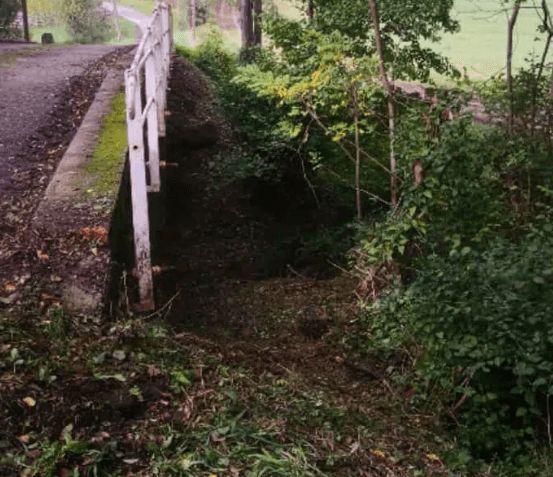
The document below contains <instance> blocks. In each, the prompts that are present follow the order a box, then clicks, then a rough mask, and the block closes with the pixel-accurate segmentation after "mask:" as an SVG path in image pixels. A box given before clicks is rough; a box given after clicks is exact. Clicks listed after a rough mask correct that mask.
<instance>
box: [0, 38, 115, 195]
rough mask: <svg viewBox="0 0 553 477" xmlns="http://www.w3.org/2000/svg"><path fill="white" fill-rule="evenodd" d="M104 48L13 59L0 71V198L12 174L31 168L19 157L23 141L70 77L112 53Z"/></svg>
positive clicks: (56, 50) (74, 48)
mask: <svg viewBox="0 0 553 477" xmlns="http://www.w3.org/2000/svg"><path fill="white" fill-rule="evenodd" d="M116 48H117V47H114V46H106V45H74V46H70V47H65V48H52V49H48V50H46V51H40V52H38V53H34V54H31V55H28V56H23V57H20V58H17V61H16V62H15V63H14V64H13V65H12V66H10V67H8V68H3V69H1V70H0V97H1V98H2V100H1V101H0V196H1V195H2V192H3V191H4V190H5V189H6V188H9V186H10V178H11V176H12V174H13V172H14V171H15V170H18V171H20V170H21V168H25V167H33V164H27V163H26V162H28V161H26V160H25V158H24V157H19V153H20V151H21V150H22V148H23V146H24V144H25V142H26V141H28V140H29V138H30V137H31V136H32V135H33V134H34V133H35V132H36V131H37V130H38V129H39V127H40V126H41V125H42V124H43V123H44V121H45V119H46V118H47V115H48V113H49V112H51V111H52V110H53V108H54V107H55V105H56V103H57V102H58V101H59V99H58V98H59V96H60V93H61V92H62V91H63V90H64V89H65V88H67V87H68V86H69V80H70V78H71V77H73V76H79V75H81V74H83V72H84V71H85V69H86V67H87V66H88V65H89V64H90V63H91V62H93V61H94V60H96V59H98V58H101V57H102V56H104V55H106V54H108V53H110V52H112V51H115V50H116Z"/></svg>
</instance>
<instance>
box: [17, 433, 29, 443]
mask: <svg viewBox="0 0 553 477" xmlns="http://www.w3.org/2000/svg"><path fill="white" fill-rule="evenodd" d="M18 439H19V442H22V443H23V444H28V443H29V442H31V438H30V437H29V435H28V434H23V435H22V436H19V437H18Z"/></svg>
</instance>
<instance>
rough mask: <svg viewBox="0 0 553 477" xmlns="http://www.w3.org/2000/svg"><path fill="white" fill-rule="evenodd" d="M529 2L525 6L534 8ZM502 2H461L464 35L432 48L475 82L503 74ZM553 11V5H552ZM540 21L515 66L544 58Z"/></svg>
mask: <svg viewBox="0 0 553 477" xmlns="http://www.w3.org/2000/svg"><path fill="white" fill-rule="evenodd" d="M121 3H122V4H124V5H128V6H131V7H134V8H136V9H137V10H140V11H142V12H144V13H147V14H150V13H151V12H152V10H153V8H154V7H155V2H153V1H152V0H122V1H121ZM274 3H275V4H276V5H277V7H278V9H279V11H280V12H281V13H282V14H283V15H285V16H286V17H288V18H299V17H300V16H301V13H300V12H299V11H298V10H297V8H296V7H295V5H294V3H293V2H290V1H287V0H274ZM533 4H534V3H533V2H528V3H526V4H525V6H531V5H533ZM500 9H501V3H500V1H499V0H457V1H456V3H455V6H454V9H453V16H454V18H456V19H457V20H459V22H460V24H461V31H460V32H459V33H456V34H454V35H450V34H448V35H444V37H443V39H442V41H441V42H440V43H439V44H431V45H428V46H431V47H432V48H433V49H434V50H436V51H438V52H439V53H441V54H443V55H444V56H447V57H448V58H449V59H450V60H451V62H452V63H453V64H454V65H455V66H456V67H458V68H459V69H460V70H461V71H462V70H463V69H465V70H466V72H467V75H468V76H469V77H471V78H474V79H485V78H488V77H489V76H491V75H493V74H496V73H498V72H500V71H501V70H502V69H503V68H504V67H505V47H506V43H507V14H506V13H505V12H501V11H500ZM551 9H552V10H553V5H551ZM539 23H540V20H539V18H538V16H537V12H536V11H534V10H533V9H530V8H523V9H522V10H521V12H520V15H519V18H518V22H517V27H516V29H515V44H514V56H513V64H514V66H515V67H520V66H523V65H524V62H525V59H526V58H527V57H528V55H530V54H532V53H533V52H535V53H537V54H540V55H541V51H542V48H543V38H542V40H541V41H535V38H536V28H537V26H538V24H539ZM210 28H211V26H208V25H203V26H201V27H198V28H197V30H196V37H197V41H196V44H199V43H201V42H202V41H203V39H204V38H205V37H206V36H207V34H208V32H209V30H210ZM222 34H223V39H224V41H225V44H227V45H228V47H229V48H230V49H232V50H237V49H238V48H239V47H240V34H239V32H238V30H236V31H226V32H222ZM174 36H175V42H176V43H180V44H183V45H186V46H190V45H191V34H190V32H189V31H188V30H181V29H175V31H174ZM552 51H553V49H552Z"/></svg>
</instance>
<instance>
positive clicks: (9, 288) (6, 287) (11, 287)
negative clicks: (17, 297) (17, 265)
mask: <svg viewBox="0 0 553 477" xmlns="http://www.w3.org/2000/svg"><path fill="white" fill-rule="evenodd" d="M16 288H17V287H16V286H15V285H14V284H13V283H6V284H5V285H4V290H6V291H8V292H12V291H14V290H15V289H16Z"/></svg>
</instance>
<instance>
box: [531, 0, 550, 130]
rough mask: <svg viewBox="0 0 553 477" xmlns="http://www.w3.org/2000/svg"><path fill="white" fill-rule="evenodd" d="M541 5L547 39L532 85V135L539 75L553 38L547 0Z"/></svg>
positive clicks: (541, 72) (543, 0)
mask: <svg viewBox="0 0 553 477" xmlns="http://www.w3.org/2000/svg"><path fill="white" fill-rule="evenodd" d="M541 7H542V10H543V29H544V30H545V31H546V32H547V39H546V40H545V46H544V47H543V53H542V55H541V61H540V65H539V67H538V73H537V74H536V77H535V78H534V85H533V88H532V136H533V135H534V130H535V128H536V113H537V105H536V102H537V97H538V87H539V83H540V79H541V75H542V74H543V68H544V67H545V61H546V60H547V54H548V53H549V47H550V46H551V40H553V24H552V22H551V14H550V12H549V6H548V5H547V0H542V2H541ZM544 132H545V131H544Z"/></svg>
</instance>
